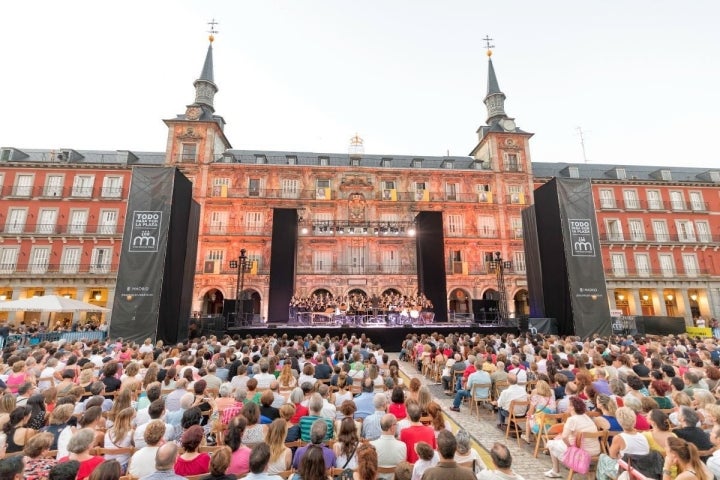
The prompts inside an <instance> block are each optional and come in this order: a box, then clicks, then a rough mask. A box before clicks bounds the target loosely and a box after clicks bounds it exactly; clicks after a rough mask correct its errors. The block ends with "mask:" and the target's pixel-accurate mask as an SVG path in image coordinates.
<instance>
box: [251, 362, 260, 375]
mask: <svg viewBox="0 0 720 480" xmlns="http://www.w3.org/2000/svg"><path fill="white" fill-rule="evenodd" d="M252 369H253V375H257V374H258V373H260V365H258V364H257V363H256V364H255V365H253V367H252Z"/></svg>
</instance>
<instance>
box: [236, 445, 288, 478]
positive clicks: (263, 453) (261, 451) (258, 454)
mask: <svg viewBox="0 0 720 480" xmlns="http://www.w3.org/2000/svg"><path fill="white" fill-rule="evenodd" d="M269 462H270V447H268V445H267V444H266V443H260V444H258V445H255V446H254V447H253V449H252V452H251V453H250V473H248V474H247V475H246V476H245V477H244V478H245V479H247V480H283V479H282V477H280V476H279V475H271V474H268V473H265V472H266V471H267V467H268V463H269Z"/></svg>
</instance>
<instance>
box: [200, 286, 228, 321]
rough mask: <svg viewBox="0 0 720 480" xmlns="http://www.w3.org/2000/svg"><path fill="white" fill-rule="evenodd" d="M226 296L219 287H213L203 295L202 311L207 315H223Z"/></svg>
mask: <svg viewBox="0 0 720 480" xmlns="http://www.w3.org/2000/svg"><path fill="white" fill-rule="evenodd" d="M223 300H225V297H224V296H223V294H222V292H221V291H220V290H218V289H217V288H211V289H210V290H208V291H207V292H205V295H203V302H202V313H203V314H205V315H222V313H223Z"/></svg>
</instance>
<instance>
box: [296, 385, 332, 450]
mask: <svg viewBox="0 0 720 480" xmlns="http://www.w3.org/2000/svg"><path fill="white" fill-rule="evenodd" d="M322 408H323V399H322V397H321V396H320V394H319V393H313V394H312V395H311V396H310V400H309V401H308V410H309V412H308V414H307V415H306V416H304V417H302V418H301V419H300V422H299V425H300V438H301V439H302V440H303V441H304V442H308V441H310V429H311V426H312V425H313V423H314V422H315V420H317V419H321V420H323V421H324V422H325V423H326V424H327V438H326V440H330V439H331V438H332V437H333V436H334V435H333V422H332V420H330V419H329V418H324V417H323V416H322V415H321V414H322Z"/></svg>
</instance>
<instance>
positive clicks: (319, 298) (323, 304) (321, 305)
mask: <svg viewBox="0 0 720 480" xmlns="http://www.w3.org/2000/svg"><path fill="white" fill-rule="evenodd" d="M332 304H333V294H332V293H330V290H328V289H326V288H318V289H317V290H315V291H313V292H312V295H310V309H311V310H312V311H313V312H323V311H325V310H326V309H327V308H333V307H332V306H331V305H332Z"/></svg>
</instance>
